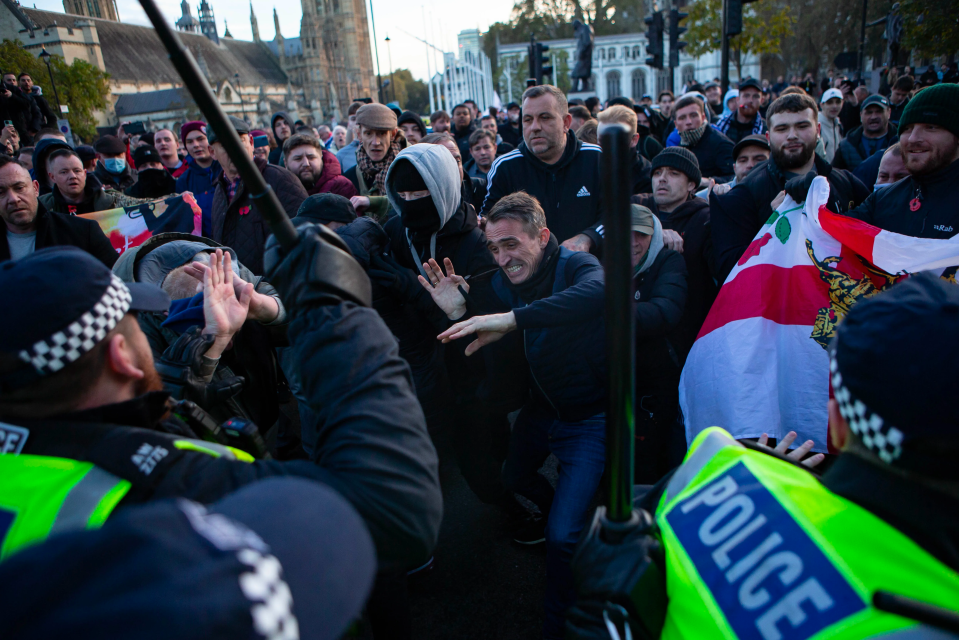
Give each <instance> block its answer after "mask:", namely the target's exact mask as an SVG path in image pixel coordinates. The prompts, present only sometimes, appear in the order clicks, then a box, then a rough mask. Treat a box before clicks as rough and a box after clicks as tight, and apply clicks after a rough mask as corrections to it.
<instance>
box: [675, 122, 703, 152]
mask: <svg viewBox="0 0 959 640" xmlns="http://www.w3.org/2000/svg"><path fill="white" fill-rule="evenodd" d="M708 126H709V123H708V122H707V123H705V124H703V126H701V127H699V128H698V129H690V130H689V131H680V132H679V140H680V144H681V145H682V146H684V147H694V146H696V144H697V143H698V142H699V140H700V139H701V138H702V137H703V134H704V133H706V127H708Z"/></svg>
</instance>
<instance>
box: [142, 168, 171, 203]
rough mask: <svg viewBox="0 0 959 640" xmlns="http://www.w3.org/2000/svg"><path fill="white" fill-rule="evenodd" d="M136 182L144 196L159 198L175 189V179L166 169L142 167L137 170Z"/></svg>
mask: <svg viewBox="0 0 959 640" xmlns="http://www.w3.org/2000/svg"><path fill="white" fill-rule="evenodd" d="M137 183H138V184H139V185H140V190H141V193H143V197H144V198H159V197H161V196H168V195H170V194H172V193H174V192H175V191H176V180H174V178H173V176H171V175H170V172H169V171H167V170H166V169H144V170H143V171H138V172H137Z"/></svg>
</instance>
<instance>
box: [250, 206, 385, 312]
mask: <svg viewBox="0 0 959 640" xmlns="http://www.w3.org/2000/svg"><path fill="white" fill-rule="evenodd" d="M297 229H298V230H299V232H300V238H299V241H298V242H297V244H296V246H295V247H293V248H292V249H291V250H290V251H284V250H283V249H282V248H281V247H280V245H279V243H278V242H277V241H276V237H275V236H273V235H271V236H270V237H269V238H268V239H267V241H266V248H265V249H264V253H263V266H264V272H265V275H266V279H267V280H268V281H269V282H270V284H272V285H273V286H274V287H276V290H277V291H278V292H279V294H280V297H281V298H282V299H283V303H284V304H285V305H286V307H287V309H289V310H290V311H291V313H297V312H299V311H302V310H305V309H307V308H309V307H313V306H319V305H327V304H339V303H340V302H343V301H350V302H355V303H356V304H359V305H363V306H364V307H368V306H370V304H371V299H372V293H371V286H370V280H369V278H367V277H366V274H365V273H364V272H363V268H362V267H361V266H360V264H359V263H358V262H357V261H356V260H355V259H354V258H353V256H352V255H351V254H350V251H349V248H348V247H347V246H346V244H345V243H344V242H343V240H342V239H341V238H340V237H339V236H338V235H336V233H334V232H333V231H330V230H329V229H327V228H326V227H325V226H322V225H317V224H312V223H301V224H299V225H297Z"/></svg>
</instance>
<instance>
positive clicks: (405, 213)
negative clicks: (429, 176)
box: [400, 195, 440, 233]
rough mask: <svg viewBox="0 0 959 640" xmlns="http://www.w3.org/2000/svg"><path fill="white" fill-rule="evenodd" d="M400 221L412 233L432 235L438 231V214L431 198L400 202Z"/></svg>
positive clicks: (430, 196)
mask: <svg viewBox="0 0 959 640" xmlns="http://www.w3.org/2000/svg"><path fill="white" fill-rule="evenodd" d="M400 220H401V221H402V223H403V226H404V227H406V228H407V229H409V230H410V231H412V232H414V233H434V232H436V231H439V230H440V214H439V211H437V210H436V203H434V202H433V196H432V195H429V196H426V197H425V198H418V199H416V200H401V201H400Z"/></svg>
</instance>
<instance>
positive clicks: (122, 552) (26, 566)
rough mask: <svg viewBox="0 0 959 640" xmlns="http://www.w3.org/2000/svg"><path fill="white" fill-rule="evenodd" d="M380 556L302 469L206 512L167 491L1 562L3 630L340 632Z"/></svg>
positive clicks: (229, 639)
mask: <svg viewBox="0 0 959 640" xmlns="http://www.w3.org/2000/svg"><path fill="white" fill-rule="evenodd" d="M375 573H376V552H375V550H374V547H373V542H372V540H371V539H370V534H369V533H368V531H367V530H366V527H365V525H364V524H363V521H362V519H361V518H360V516H359V514H357V513H356V510H355V509H354V508H353V507H352V506H351V505H350V504H349V503H348V502H347V501H346V500H345V499H344V498H343V497H342V496H340V495H339V494H338V493H337V492H336V491H334V490H333V489H331V488H329V487H327V486H325V485H322V484H319V483H315V482H310V481H308V480H303V479H300V478H271V479H267V480H264V481H262V482H258V483H255V484H252V485H249V486H247V487H245V488H243V489H241V490H239V491H237V492H236V493H233V494H231V495H229V496H228V497H226V498H224V499H222V500H220V501H219V502H217V503H214V504H213V505H211V506H210V507H209V508H204V507H203V506H201V505H199V504H197V503H195V502H190V501H188V500H182V499H181V500H176V501H174V500H164V501H156V502H152V503H150V504H147V505H144V506H139V507H132V508H129V509H126V510H123V511H121V512H118V513H115V515H114V516H113V517H111V518H110V519H109V520H108V521H107V523H106V524H105V525H104V526H103V528H102V529H100V530H95V531H77V532H73V533H64V534H61V535H59V536H55V537H54V538H52V539H50V540H49V541H47V542H45V543H44V544H41V545H37V546H34V547H31V548H28V549H24V550H22V551H18V552H16V553H14V554H13V555H12V556H10V557H9V558H8V559H6V560H5V561H4V562H3V563H2V564H0V597H2V598H3V600H4V611H5V614H4V616H5V619H4V621H3V625H4V627H5V628H7V629H11V630H13V629H16V630H18V631H19V635H18V637H25V638H26V637H29V638H97V639H98V640H126V639H129V638H140V639H152V638H157V639H160V638H164V639H172V638H176V639H177V640H201V639H202V640H236V639H237V638H302V639H304V640H307V639H312V640H334V639H337V638H340V637H342V636H343V634H344V632H345V631H346V630H347V627H348V626H349V624H350V623H351V622H352V621H353V620H355V619H357V618H358V617H359V616H360V614H361V613H362V609H363V605H364V603H365V601H366V597H367V595H368V594H369V592H370V588H371V587H372V584H373V577H374V575H375Z"/></svg>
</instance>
